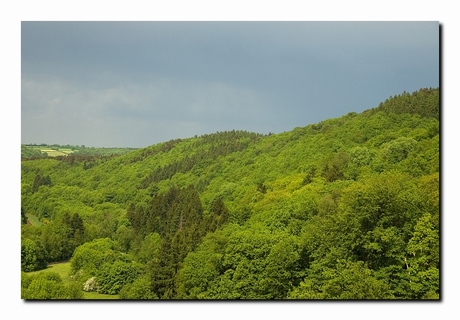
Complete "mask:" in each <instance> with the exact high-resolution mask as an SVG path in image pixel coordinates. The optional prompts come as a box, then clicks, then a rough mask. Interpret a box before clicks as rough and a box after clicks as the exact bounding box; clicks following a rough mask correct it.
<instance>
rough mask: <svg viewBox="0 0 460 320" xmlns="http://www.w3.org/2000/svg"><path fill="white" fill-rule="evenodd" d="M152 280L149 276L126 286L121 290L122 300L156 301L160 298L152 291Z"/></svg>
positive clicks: (137, 279) (139, 278)
mask: <svg viewBox="0 0 460 320" xmlns="http://www.w3.org/2000/svg"><path fill="white" fill-rule="evenodd" d="M150 285H151V279H150V278H149V277H147V276H141V277H138V278H136V280H134V282H133V283H128V284H125V286H124V287H123V288H122V289H121V290H120V299H124V300H155V299H158V296H157V295H156V294H154V293H153V292H152V291H151V290H150Z"/></svg>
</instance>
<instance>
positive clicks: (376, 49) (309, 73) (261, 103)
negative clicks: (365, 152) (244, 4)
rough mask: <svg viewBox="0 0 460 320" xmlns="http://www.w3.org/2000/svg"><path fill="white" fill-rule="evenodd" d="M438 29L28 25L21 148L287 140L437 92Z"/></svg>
mask: <svg viewBox="0 0 460 320" xmlns="http://www.w3.org/2000/svg"><path fill="white" fill-rule="evenodd" d="M439 45H440V44H439V24H438V22H437V21H434V22H22V23H21V143H49V144H53V143H57V144H73V145H75V144H77V145H81V144H84V145H86V146H95V147H145V146H149V145H152V144H155V143H159V142H164V141H167V140H170V139H175V138H187V137H193V136H194V135H201V134H205V133H213V132H216V131H224V130H232V129H235V130H247V131H254V132H260V133H269V132H273V133H279V132H283V131H289V130H292V129H294V128H295V127H298V126H306V125H308V124H311V123H316V122H319V121H322V120H325V119H327V118H332V117H340V116H342V115H344V114H346V113H348V112H351V111H355V112H361V111H363V110H365V109H369V108H373V107H376V106H378V104H379V103H380V102H382V101H384V100H385V99H387V98H388V97H390V96H392V95H395V94H400V93H402V92H403V91H406V92H413V91H415V90H418V89H420V88H423V87H438V86H439Z"/></svg>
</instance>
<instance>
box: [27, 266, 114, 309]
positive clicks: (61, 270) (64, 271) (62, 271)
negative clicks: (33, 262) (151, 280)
mask: <svg viewBox="0 0 460 320" xmlns="http://www.w3.org/2000/svg"><path fill="white" fill-rule="evenodd" d="M41 272H56V273H58V274H59V275H60V276H61V278H62V281H64V283H65V284H68V283H70V282H71V281H72V280H71V278H70V262H62V263H53V264H50V265H48V268H46V269H44V270H39V271H33V272H27V274H32V275H33V274H38V273H41ZM82 292H83V299H89V300H113V299H119V296H118V295H110V294H101V293H97V292H86V291H83V290H82Z"/></svg>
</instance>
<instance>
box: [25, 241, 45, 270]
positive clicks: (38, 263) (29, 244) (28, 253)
mask: <svg viewBox="0 0 460 320" xmlns="http://www.w3.org/2000/svg"><path fill="white" fill-rule="evenodd" d="M47 265H48V261H47V254H46V250H45V248H43V247H42V246H41V245H40V244H37V243H36V242H35V241H33V240H31V239H28V238H23V239H21V270H22V271H26V272H27V271H35V270H40V269H45V268H46V267H47Z"/></svg>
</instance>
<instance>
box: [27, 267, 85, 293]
mask: <svg viewBox="0 0 460 320" xmlns="http://www.w3.org/2000/svg"><path fill="white" fill-rule="evenodd" d="M81 298H82V293H81V290H79V289H77V286H76V284H69V285H65V284H64V282H63V281H62V278H61V276H60V275H59V274H57V273H55V272H42V273H39V274H36V275H27V274H25V273H22V274H21V299H25V300H49V299H53V300H64V299H72V300H75V299H81Z"/></svg>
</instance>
